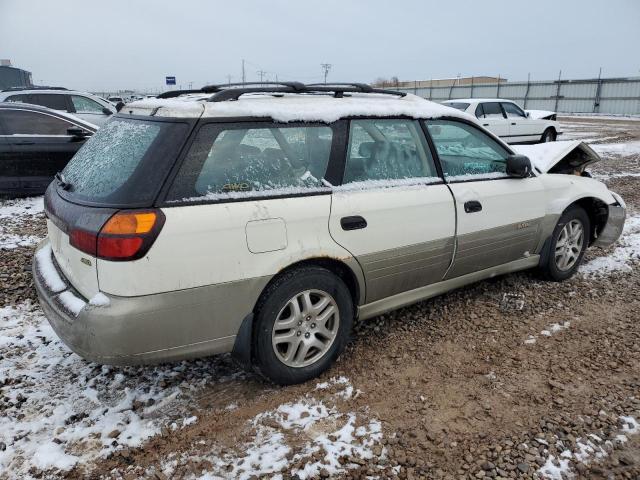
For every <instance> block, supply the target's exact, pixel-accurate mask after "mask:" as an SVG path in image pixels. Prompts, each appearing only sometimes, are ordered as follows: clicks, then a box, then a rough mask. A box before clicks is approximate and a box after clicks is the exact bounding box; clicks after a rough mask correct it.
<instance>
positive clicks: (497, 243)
mask: <svg viewBox="0 0 640 480" xmlns="http://www.w3.org/2000/svg"><path fill="white" fill-rule="evenodd" d="M548 217H553V218H548ZM548 217H542V218H536V219H533V220H527V221H524V222H519V223H513V224H509V225H504V226H500V227H496V228H491V229H487V230H481V231H479V232H473V233H468V234H465V235H460V236H459V237H458V246H457V250H456V255H455V259H454V262H453V266H452V267H451V269H450V270H449V272H448V273H447V276H446V279H447V280H448V279H451V278H455V277H459V276H462V275H466V274H468V273H472V272H477V271H480V270H484V269H486V268H491V267H495V266H497V265H502V264H505V263H509V262H512V261H514V260H518V259H520V258H524V257H526V256H527V255H531V254H536V253H538V251H539V248H540V247H541V246H542V245H541V239H542V241H544V239H545V238H547V237H548V236H549V235H550V234H551V232H553V226H555V221H556V218H557V217H556V216H555V215H552V216H548ZM549 224H553V226H551V228H550V229H549Z"/></svg>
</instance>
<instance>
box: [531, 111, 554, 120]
mask: <svg viewBox="0 0 640 480" xmlns="http://www.w3.org/2000/svg"><path fill="white" fill-rule="evenodd" d="M525 112H527V113H528V114H529V117H530V118H533V119H534V120H535V119H538V118H544V117H548V116H549V115H555V114H556V112H552V111H550V110H525Z"/></svg>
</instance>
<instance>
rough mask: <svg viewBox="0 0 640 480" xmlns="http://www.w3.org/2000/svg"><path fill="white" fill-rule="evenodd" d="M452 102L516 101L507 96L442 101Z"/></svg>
mask: <svg viewBox="0 0 640 480" xmlns="http://www.w3.org/2000/svg"><path fill="white" fill-rule="evenodd" d="M451 102H464V103H480V102H509V103H516V102H514V101H513V100H508V99H506V98H452V99H451V100H445V101H444V102H442V103H451Z"/></svg>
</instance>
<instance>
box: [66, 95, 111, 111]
mask: <svg viewBox="0 0 640 480" xmlns="http://www.w3.org/2000/svg"><path fill="white" fill-rule="evenodd" d="M71 102H72V103H73V108H75V110H76V112H78V113H102V109H103V108H104V107H103V106H102V105H100V104H99V103H98V102H96V101H94V100H91V99H90V98H87V97H81V96H80V95H71Z"/></svg>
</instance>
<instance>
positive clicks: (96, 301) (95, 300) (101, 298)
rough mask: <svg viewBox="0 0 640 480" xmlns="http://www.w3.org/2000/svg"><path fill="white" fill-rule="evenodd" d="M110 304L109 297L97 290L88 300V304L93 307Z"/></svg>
mask: <svg viewBox="0 0 640 480" xmlns="http://www.w3.org/2000/svg"><path fill="white" fill-rule="evenodd" d="M110 304H111V302H110V300H109V297H107V296H106V295H105V294H104V293H102V292H98V293H96V294H95V295H94V296H93V297H91V300H89V305H91V306H93V307H108V306H109V305H110Z"/></svg>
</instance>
